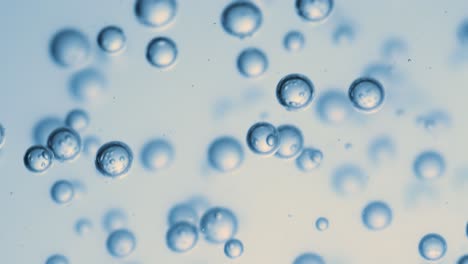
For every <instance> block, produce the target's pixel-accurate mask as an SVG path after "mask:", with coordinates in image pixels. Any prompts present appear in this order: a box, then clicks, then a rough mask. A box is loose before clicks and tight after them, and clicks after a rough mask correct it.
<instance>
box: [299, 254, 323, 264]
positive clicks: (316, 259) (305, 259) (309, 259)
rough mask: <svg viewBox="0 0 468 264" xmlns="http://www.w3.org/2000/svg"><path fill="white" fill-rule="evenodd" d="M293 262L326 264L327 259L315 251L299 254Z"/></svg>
mask: <svg viewBox="0 0 468 264" xmlns="http://www.w3.org/2000/svg"><path fill="white" fill-rule="evenodd" d="M293 264H325V261H324V260H323V258H322V257H321V256H319V255H317V254H315V253H304V254H302V255H300V256H298V257H297V258H296V259H295V260H294V262H293Z"/></svg>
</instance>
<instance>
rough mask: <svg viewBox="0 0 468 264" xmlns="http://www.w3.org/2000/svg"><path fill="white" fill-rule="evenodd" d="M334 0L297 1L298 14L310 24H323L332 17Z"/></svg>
mask: <svg viewBox="0 0 468 264" xmlns="http://www.w3.org/2000/svg"><path fill="white" fill-rule="evenodd" d="M332 10H333V0H296V12H297V14H298V15H299V16H300V17H301V18H302V19H304V20H306V21H309V22H315V23H317V22H321V21H324V20H325V19H326V18H327V17H328V16H330V14H331V12H332Z"/></svg>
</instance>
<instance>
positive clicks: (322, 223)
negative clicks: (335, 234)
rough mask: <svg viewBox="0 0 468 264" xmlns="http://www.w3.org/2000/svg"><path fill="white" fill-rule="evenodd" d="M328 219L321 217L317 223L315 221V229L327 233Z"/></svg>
mask: <svg viewBox="0 0 468 264" xmlns="http://www.w3.org/2000/svg"><path fill="white" fill-rule="evenodd" d="M328 225H329V223H328V219H327V218H325V217H319V218H318V219H317V221H315V228H317V230H319V231H325V230H327V229H328Z"/></svg>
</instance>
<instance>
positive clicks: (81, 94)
mask: <svg viewBox="0 0 468 264" xmlns="http://www.w3.org/2000/svg"><path fill="white" fill-rule="evenodd" d="M106 85H107V80H106V78H105V77H104V75H103V74H102V73H101V72H100V71H98V70H97V69H94V68H88V69H84V70H81V71H79V72H77V73H75V74H73V75H72V77H71V78H70V93H71V95H72V97H73V98H74V99H76V100H77V101H80V102H84V103H95V102H98V100H99V99H100V98H101V97H102V95H103V94H104V93H105V90H106Z"/></svg>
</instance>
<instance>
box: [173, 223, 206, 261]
mask: <svg viewBox="0 0 468 264" xmlns="http://www.w3.org/2000/svg"><path fill="white" fill-rule="evenodd" d="M197 241H198V231H197V228H196V227H195V226H194V225H192V224H190V223H187V222H179V223H177V224H175V225H173V226H171V227H170V228H169V230H168V231H167V234H166V243H167V246H168V247H169V249H171V250H172V251H174V252H177V253H183V252H187V251H189V250H191V249H192V248H193V247H195V245H196V244H197Z"/></svg>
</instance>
